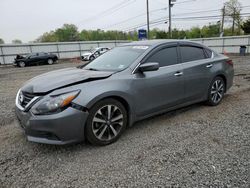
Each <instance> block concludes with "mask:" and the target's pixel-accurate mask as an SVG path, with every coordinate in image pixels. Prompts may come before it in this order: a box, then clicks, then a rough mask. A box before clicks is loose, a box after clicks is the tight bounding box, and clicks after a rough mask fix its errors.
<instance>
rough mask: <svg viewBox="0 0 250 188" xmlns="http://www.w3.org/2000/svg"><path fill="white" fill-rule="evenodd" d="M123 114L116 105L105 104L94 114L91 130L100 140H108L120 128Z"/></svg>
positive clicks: (122, 122)
mask: <svg viewBox="0 0 250 188" xmlns="http://www.w3.org/2000/svg"><path fill="white" fill-rule="evenodd" d="M123 124H124V115H123V113H122V110H121V109H120V108H119V107H118V106H116V105H105V106H103V107H101V108H100V109H99V110H97V112H96V113H95V115H94V118H93V120H92V131H93V133H94V135H95V137H96V138H97V139H98V140H100V141H110V140H112V139H113V138H115V137H116V136H117V135H118V134H119V133H120V131H121V130H122V127H123Z"/></svg>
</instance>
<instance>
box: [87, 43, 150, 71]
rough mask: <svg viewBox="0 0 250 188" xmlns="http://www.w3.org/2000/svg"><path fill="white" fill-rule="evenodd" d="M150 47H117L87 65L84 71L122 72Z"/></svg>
mask: <svg viewBox="0 0 250 188" xmlns="http://www.w3.org/2000/svg"><path fill="white" fill-rule="evenodd" d="M147 48H148V46H123V47H116V48H114V49H112V50H110V51H108V52H106V53H105V54H103V55H101V56H100V57H98V58H97V59H95V60H94V61H92V62H90V63H89V64H87V65H86V66H85V67H84V69H89V70H97V71H98V70H102V71H120V70H123V69H126V68H127V67H129V66H130V65H131V64H132V63H133V62H134V61H135V60H136V59H137V58H138V57H139V56H140V55H141V54H142V53H143V52H145V51H146V49H147Z"/></svg>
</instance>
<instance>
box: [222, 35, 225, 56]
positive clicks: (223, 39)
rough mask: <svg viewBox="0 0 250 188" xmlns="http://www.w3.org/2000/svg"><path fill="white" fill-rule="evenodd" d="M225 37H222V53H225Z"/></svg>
mask: <svg viewBox="0 0 250 188" xmlns="http://www.w3.org/2000/svg"><path fill="white" fill-rule="evenodd" d="M224 47H225V38H224V37H223V38H222V54H224Z"/></svg>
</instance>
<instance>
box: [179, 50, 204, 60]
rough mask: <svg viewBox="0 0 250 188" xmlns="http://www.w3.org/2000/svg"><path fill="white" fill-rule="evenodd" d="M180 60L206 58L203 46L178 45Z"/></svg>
mask: <svg viewBox="0 0 250 188" xmlns="http://www.w3.org/2000/svg"><path fill="white" fill-rule="evenodd" d="M180 51H181V57H182V62H183V63H184V62H189V61H196V60H200V59H206V56H205V53H204V50H203V48H199V47H195V46H180Z"/></svg>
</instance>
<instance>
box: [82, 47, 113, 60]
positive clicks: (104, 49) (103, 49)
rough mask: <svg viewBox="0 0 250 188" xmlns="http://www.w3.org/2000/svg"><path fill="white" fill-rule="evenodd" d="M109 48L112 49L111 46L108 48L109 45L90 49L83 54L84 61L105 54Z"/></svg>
mask: <svg viewBox="0 0 250 188" xmlns="http://www.w3.org/2000/svg"><path fill="white" fill-rule="evenodd" d="M109 50H110V48H107V47H98V48H94V49H92V50H90V51H89V52H86V53H83V54H82V55H81V59H82V60H83V61H92V60H94V59H95V58H97V57H98V56H100V55H102V54H104V53H105V52H107V51H109Z"/></svg>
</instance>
